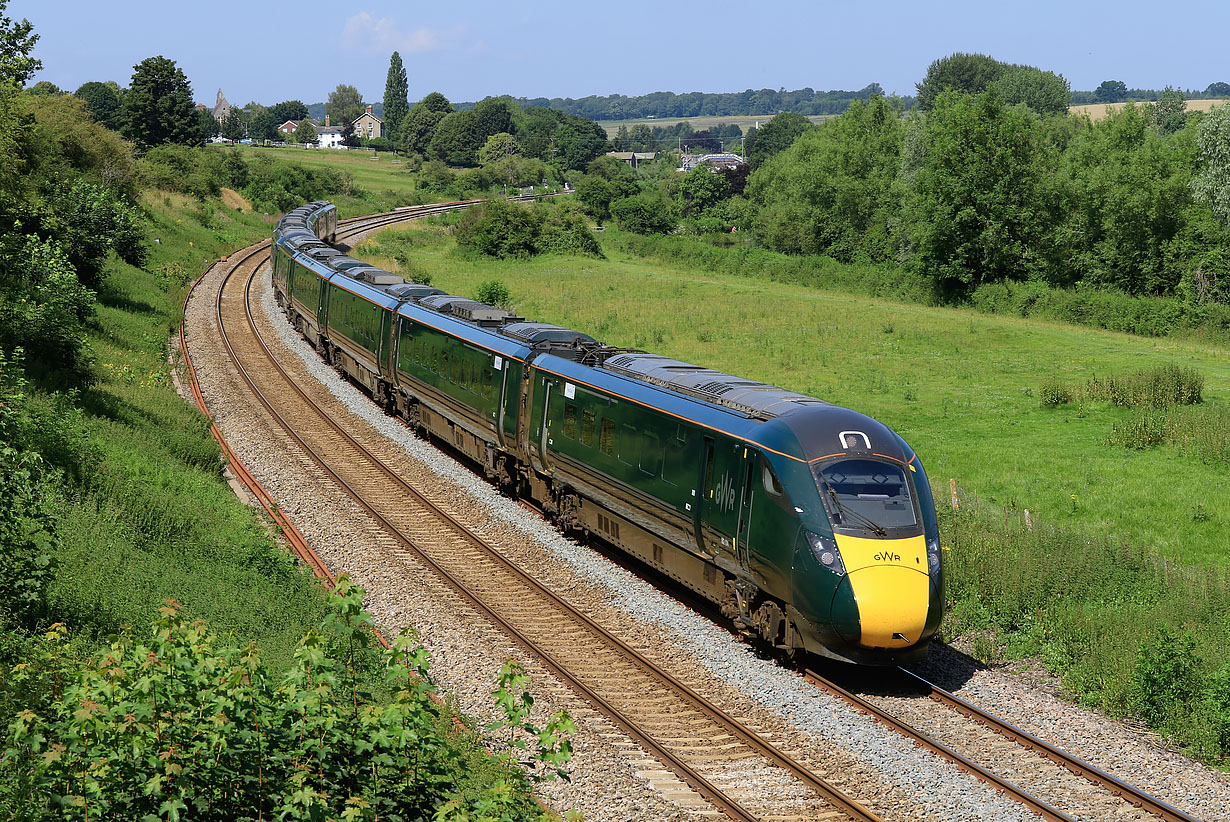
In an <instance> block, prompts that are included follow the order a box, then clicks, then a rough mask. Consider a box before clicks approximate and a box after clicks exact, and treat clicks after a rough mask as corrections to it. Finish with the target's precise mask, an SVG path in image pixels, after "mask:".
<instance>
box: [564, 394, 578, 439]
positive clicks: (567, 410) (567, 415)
mask: <svg viewBox="0 0 1230 822" xmlns="http://www.w3.org/2000/svg"><path fill="white" fill-rule="evenodd" d="M579 427H580V426H579V424H578V422H577V407H576V406H575V405H573V404H572V403H564V436H565V437H567V438H568V439H570V440H575V439H576V438H577V432H578V430H579Z"/></svg>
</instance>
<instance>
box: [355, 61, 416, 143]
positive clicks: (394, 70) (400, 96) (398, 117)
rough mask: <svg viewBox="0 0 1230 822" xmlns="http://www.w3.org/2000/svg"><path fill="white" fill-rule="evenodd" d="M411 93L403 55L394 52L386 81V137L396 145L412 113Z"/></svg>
mask: <svg viewBox="0 0 1230 822" xmlns="http://www.w3.org/2000/svg"><path fill="white" fill-rule="evenodd" d="M409 91H410V86H409V82H408V81H407V79H406V67H405V66H403V65H402V62H401V55H400V54H398V53H397V52H393V56H392V57H390V58H389V75H388V77H387V78H386V79H385V81H384V136H385V137H387V138H388V139H389V140H390V141H391V142H392V143H393V144H394V145H397V143H398V137H399V136H400V135H401V124H402V120H404V119H406V115H407V114H408V113H409V111H410V103H409V100H408V97H407V95H408V94H409ZM355 116H356V117H357V116H358V115H357V114H356V115H355ZM352 119H353V118H352Z"/></svg>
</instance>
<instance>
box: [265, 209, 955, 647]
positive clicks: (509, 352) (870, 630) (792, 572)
mask: <svg viewBox="0 0 1230 822" xmlns="http://www.w3.org/2000/svg"><path fill="white" fill-rule="evenodd" d="M336 230H337V210H336V207H335V206H334V205H333V204H331V203H327V202H314V203H309V204H307V205H304V206H302V207H300V208H297V209H295V210H293V211H291V212H289V213H287V214H286V216H285V217H284V218H283V219H282V220H281V221H280V222H279V223H278V225H277V227H276V229H275V230H274V234H273V284H274V288H275V293H276V297H277V301H278V303H279V305H280V306H281V307H282V308H283V309H284V310H285V311H286V314H287V316H288V318H289V319H290V321H291V322H292V323H293V324H294V326H295V327H296V328H297V329H298V330H299V332H300V333H302V334H303V335H304V337H305V338H307V340H308V341H310V342H312V343H313V344H315V346H316V348H317V350H318V351H319V352H320V353H321V355H322V356H324V357H325V358H326V359H327V360H328V361H329V362H331V363H332V364H333V365H334V366H335V367H336V368H338V369H339V370H340V371H342V372H344V373H345V374H346V375H348V376H349V377H350V378H351V379H353V380H354V381H355V382H357V383H359V384H360V385H361V386H363V387H364V388H365V389H366V390H367V391H368V392H370V394H371V396H372V397H373V398H374V399H375V400H376V401H377V402H378V403H380V404H382V405H383V406H384V407H385V408H386V409H387V410H388V411H389V412H391V413H396V414H398V415H400V416H402V417H403V418H404V419H405V420H406V421H407V422H408V423H409V424H410V425H411V426H413V427H415V428H416V429H418V430H419V431H420V432H423V433H426V434H429V435H431V436H434V437H436V438H438V439H440V440H443V441H445V442H447V443H448V444H449V445H450V446H452V447H453V448H455V449H456V450H458V451H460V452H462V453H463V454H464V455H466V456H467V457H468V458H469V459H471V460H473V462H474V463H476V464H477V465H479V466H481V467H482V469H483V471H484V472H485V474H486V475H487V477H488V478H489V479H490V480H492V481H493V482H495V483H498V484H499V485H500V486H501V487H502V488H503V489H505V490H506V491H507V492H508V493H510V494H512V495H517V496H522V497H530V498H533V500H535V501H536V502H537V504H538V505H539V506H540V507H541V508H542V509H543V510H544V511H546V512H547V513H548V515H549V516H551V517H552V519H554V520H555V521H556V522H557V523H558V524H559V525H560V526H561V527H563V528H564V529H565V530H571V531H574V532H582V533H585V534H592V535H596V536H597V537H599V538H601V539H602V540H605V541H606V542H608V543H610V544H611V545H613V546H615V547H617V548H619V549H621V550H623V551H625V552H627V553H628V554H632V555H634V556H636V557H637V558H639V559H641V560H643V561H644V562H646V563H648V564H649V565H652V566H654V567H655V568H657V569H658V570H660V571H662V572H664V573H666V574H667V575H669V576H671V577H673V578H674V579H676V580H678V581H679V582H681V583H683V584H684V585H686V586H687V587H688V588H690V589H692V590H693V591H695V592H697V593H699V594H700V595H702V596H704V597H706V598H707V599H709V600H711V601H713V602H714V603H716V604H717V605H719V606H720V608H721V610H722V612H723V613H724V614H725V615H726V616H728V617H729V618H731V619H732V621H733V622H734V623H735V625H736V626H738V628H739V629H740V630H741V631H743V632H744V633H745V634H747V635H751V636H754V637H758V638H760V639H762V640H764V641H765V642H767V643H770V644H772V645H774V646H777V647H779V648H782V649H785V650H788V651H791V652H794V651H799V650H803V651H806V652H810V653H814V654H817V655H820V656H824V657H830V658H835V659H839V660H844V661H847V662H853V663H859V664H898V663H901V662H904V661H909V660H910V659H914V658H917V657H918V656H919V655H920V654H921V653H922V652H923V651H924V650H925V648H926V645H927V643H928V641H929V639H930V638H931V636H932V635H933V634H934V633H935V631H936V629H937V628H938V626H939V621H940V615H941V612H942V610H943V609H942V598H943V580H944V568H943V561H942V559H941V551H940V544H939V534H938V529H937V525H936V516H935V506H934V502H933V500H932V496H931V488H930V485H929V483H928V481H927V475H926V473H925V472H924V471H923V466H922V463H921V462H920V461H919V459H918V457H917V455H916V454H915V453H914V451H913V449H911V448H910V446H909V445H907V444H906V442H905V441H904V440H903V439H902V438H901V437H900V436H898V435H897V434H896V433H895V432H894V431H892V430H891V429H890V428H888V427H887V426H885V425H884V424H882V423H880V422H878V421H876V420H874V419H872V418H871V417H868V416H865V415H863V414H860V413H858V412H856V411H851V410H848V409H846V408H841V407H839V406H836V405H832V404H830V403H827V402H824V401H822V400H818V399H815V398H813V397H808V396H805V395H802V394H798V393H795V392H793V391H787V390H784V389H781V388H777V387H774V386H772V385H766V384H764V383H760V382H756V381H754V380H748V379H743V378H740V377H734V376H731V375H729V374H722V373H719V372H716V371H712V370H710V369H707V368H702V367H700V366H697V365H691V364H689V363H684V362H679V361H677V360H673V359H669V358H667V357H662V356H658V355H655V354H648V353H645V352H642V351H636V350H630V349H620V348H614V347H611V346H607V345H604V344H602V343H600V342H598V341H597V340H595V339H594V338H593V337H590V336H588V335H586V334H583V333H581V332H578V331H573V330H570V329H567V328H562V327H560V326H556V325H550V324H547V323H538V322H529V321H527V320H525V319H524V318H522V317H517V316H514V315H513V314H511V313H510V312H508V311H505V310H503V309H501V308H497V307H495V306H491V305H485V304H483V303H479V302H475V301H473V300H469V299H465V298H463V297H457V296H453V295H449V294H446V293H444V292H442V291H440V290H439V289H436V288H432V287H430V286H424V285H417V284H414V283H409V282H406V281H405V280H404V279H402V278H401V277H399V276H397V275H395V274H390V273H389V272H386V271H384V270H382V269H379V268H375V267H373V266H371V265H369V264H367V263H364V262H362V261H360V260H356V259H354V258H352V257H349V256H346V255H345V254H343V253H342V252H341V251H339V250H337V249H335V248H333V247H332V246H331V245H329V243H328V242H326V241H328V240H332V239H334V238H335V236H336Z"/></svg>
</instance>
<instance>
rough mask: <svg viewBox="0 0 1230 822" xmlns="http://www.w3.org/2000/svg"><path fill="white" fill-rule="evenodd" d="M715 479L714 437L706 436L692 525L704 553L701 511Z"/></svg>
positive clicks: (697, 479) (698, 546)
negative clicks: (708, 490)
mask: <svg viewBox="0 0 1230 822" xmlns="http://www.w3.org/2000/svg"><path fill="white" fill-rule="evenodd" d="M712 480H713V437H705V442H704V447H703V448H702V449H701V458H700V475H699V476H697V478H696V487H697V488H698V489H700V493H699V494H698V493H697V492H696V491H693V492H692V496H693V497H694V499H693V501H692V526H693V528H694V530H695V534H696V547H697V549H698V550H700V552H701V553H702V554H703V553H705V535H704V531H703V529H702V527H701V526H702V523H703V521H704V518H703V517H702V516H701V513H702V512H703V511H704V508H705V505H704V501H705V495H706V494H707V493H708V492H707V491H706V489H707V488H710V487H712V486H711V483H712Z"/></svg>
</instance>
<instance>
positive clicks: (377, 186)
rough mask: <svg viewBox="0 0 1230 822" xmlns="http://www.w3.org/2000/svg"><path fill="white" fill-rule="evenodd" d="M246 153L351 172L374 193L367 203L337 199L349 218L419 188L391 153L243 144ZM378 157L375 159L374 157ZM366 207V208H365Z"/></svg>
mask: <svg viewBox="0 0 1230 822" xmlns="http://www.w3.org/2000/svg"><path fill="white" fill-rule="evenodd" d="M239 148H240V149H242V150H243V152H244V154H245V156H247V157H248V158H252V157H276V158H278V159H280V160H285V161H287V162H291V163H294V164H296V165H300V166H304V167H306V168H325V167H328V168H340V169H343V170H345V171H348V172H350V175H351V177H353V178H354V182H355V185H357V186H358V187H359V188H361V189H363V190H364V191H366V192H370V194H371V195H373V196H372V197H371V198H370V200H369V201H368V202H367V203H363V204H360V203H359V202H357V201H353V202H347V201H346V198H334V199H337V200H338V206H339V208H343V209H344V210H345V211H346V215H347V216H348V217H357V216H359V215H360V214H361V213H367V212H369V211H379V210H381V209H383V208H393V207H394V206H397V205H405V204H407V203H408V202H409V198H410V197H412V196H413V195H414V193H415V191H416V188H417V187H416V185H415V181H414V176H413V175H412V174H411V173H410V172H409V171H407V170H406V168H405V166H403V165H402V164H401V159H402V158H401V157H394V156H393V154H392V152H387V151H382V152H379V153H376V152H373V151H363V150H359V149H355V150H352V151H341V150H339V149H335V148H299V147H297V146H277V147H266V146H259V147H254V146H240V147H239ZM373 158H375V159H373ZM364 206H366V208H365V207H364Z"/></svg>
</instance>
